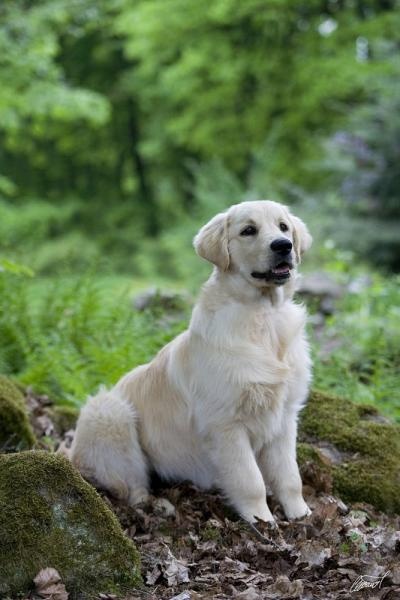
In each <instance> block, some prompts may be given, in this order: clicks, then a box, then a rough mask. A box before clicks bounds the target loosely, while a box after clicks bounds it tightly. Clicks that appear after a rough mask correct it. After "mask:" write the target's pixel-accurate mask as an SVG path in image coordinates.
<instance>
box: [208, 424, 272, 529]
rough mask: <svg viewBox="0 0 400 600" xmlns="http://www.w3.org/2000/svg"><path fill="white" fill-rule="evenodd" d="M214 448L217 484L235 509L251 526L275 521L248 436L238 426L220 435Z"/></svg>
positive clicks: (214, 440)
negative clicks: (257, 522) (256, 522)
mask: <svg viewBox="0 0 400 600" xmlns="http://www.w3.org/2000/svg"><path fill="white" fill-rule="evenodd" d="M212 446H213V459H214V462H215V466H216V468H217V473H218V477H219V479H218V481H217V482H216V483H217V485H218V487H219V488H220V489H221V490H222V491H223V492H224V493H225V494H226V496H227V498H228V500H229V501H230V502H231V503H232V505H233V506H234V507H235V509H236V510H237V511H238V512H239V513H240V515H241V516H242V517H243V518H244V519H246V520H247V521H249V522H250V523H254V522H255V521H256V520H257V519H262V520H263V521H269V522H274V517H273V516H272V514H271V511H270V510H269V508H268V505H267V499H266V489H265V484H264V480H263V476H262V474H261V471H260V469H259V467H258V465H257V462H256V459H255V456H254V453H253V449H252V447H251V445H250V441H249V438H248V435H247V433H246V432H245V431H244V430H243V429H241V428H239V427H233V428H230V429H227V430H224V431H222V432H218V434H217V435H216V436H215V437H214V439H213V444H212Z"/></svg>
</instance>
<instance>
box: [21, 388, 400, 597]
mask: <svg viewBox="0 0 400 600" xmlns="http://www.w3.org/2000/svg"><path fill="white" fill-rule="evenodd" d="M27 400H28V406H29V409H30V413H31V421H32V424H33V426H34V429H35V433H36V434H37V436H38V438H39V439H40V440H41V445H42V447H43V448H44V449H47V450H49V451H54V450H55V449H57V447H58V446H59V445H60V443H64V444H65V445H66V446H68V445H69V443H70V441H71V439H72V437H73V431H72V430H70V431H68V432H66V433H65V434H63V435H62V436H60V435H59V434H57V432H56V429H57V428H56V427H55V424H54V423H53V422H52V419H51V417H50V416H49V410H48V409H49V405H51V402H50V401H49V399H48V398H47V397H45V396H35V395H33V394H28V398H27ZM303 480H304V481H305V482H306V485H305V486H304V493H305V497H306V500H307V502H308V504H309V506H310V507H311V509H312V514H311V516H310V517H307V518H306V519H304V520H301V521H296V522H290V523H289V522H287V521H286V520H285V519H284V516H283V513H282V512H281V509H280V507H279V505H277V504H276V503H275V502H274V501H273V499H270V506H271V509H272V511H273V513H274V515H275V517H276V520H277V524H278V527H277V528H276V529H274V530H272V529H270V528H266V527H265V524H262V523H259V524H258V525H257V527H256V528H254V529H253V528H251V527H250V526H249V525H248V524H246V523H245V522H243V521H242V520H241V519H239V518H238V517H237V515H235V513H234V512H233V511H231V510H230V509H229V508H228V507H227V506H226V504H225V503H224V501H223V498H222V497H221V495H220V494H218V493H217V492H212V493H209V492H203V491H199V490H198V489H196V488H195V487H193V486H192V485H190V484H181V485H166V484H163V483H162V482H160V481H154V485H153V489H152V490H153V495H152V496H151V497H150V500H149V502H147V503H146V504H143V505H141V506H138V507H136V508H130V507H128V506H126V505H125V504H123V503H121V502H120V501H118V500H116V499H114V498H111V497H110V496H108V495H107V494H106V493H104V492H102V491H101V490H100V493H101V495H102V496H103V499H104V501H105V502H106V503H107V504H108V506H109V507H110V508H111V510H113V511H114V513H115V514H116V515H117V517H118V519H119V521H120V523H121V526H122V528H123V529H124V531H125V533H126V535H128V536H129V537H131V538H132V540H133V541H134V543H135V544H136V546H137V548H138V549H139V552H140V554H141V558H142V576H143V581H144V584H145V585H144V588H143V589H142V590H140V591H138V592H136V593H135V594H130V595H128V596H126V598H125V599H124V600H139V599H143V600H164V599H165V600H167V599H169V600H171V599H174V600H201V599H203V598H210V599H211V598H212V599H215V600H223V599H228V598H238V599H242V600H258V599H266V600H268V599H277V600H281V599H282V600H283V599H300V600H347V599H349V600H350V599H351V600H357V599H363V600H364V599H367V598H368V600H378V599H379V600H396V599H399V598H400V517H393V516H388V515H385V514H382V513H378V512H377V511H376V510H375V509H374V508H373V507H371V506H369V505H366V504H357V505H352V506H347V505H346V504H344V503H343V502H342V501H341V500H340V499H339V498H337V497H335V496H333V495H332V494H331V493H327V492H326V482H325V481H324V482H322V481H320V480H319V476H318V474H317V473H314V471H313V469H312V466H311V465H310V468H309V469H308V470H307V472H306V473H303ZM322 490H324V491H322ZM49 566H51V565H49ZM67 591H68V590H67ZM43 597H46V598H48V596H41V595H38V593H32V594H31V595H30V596H29V598H30V599H31V600H33V599H35V600H36V599H38V598H43ZM61 597H66V596H60V598H61ZM57 598H58V596H57ZM114 598H116V596H113V595H106V594H104V595H101V596H100V597H99V600H113V599H114Z"/></svg>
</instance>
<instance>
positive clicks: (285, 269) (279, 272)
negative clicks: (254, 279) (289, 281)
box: [272, 265, 290, 275]
mask: <svg viewBox="0 0 400 600" xmlns="http://www.w3.org/2000/svg"><path fill="white" fill-rule="evenodd" d="M289 270H290V269H289V265H278V266H277V267H275V268H274V269H272V272H273V273H276V274H277V275H283V274H284V273H289Z"/></svg>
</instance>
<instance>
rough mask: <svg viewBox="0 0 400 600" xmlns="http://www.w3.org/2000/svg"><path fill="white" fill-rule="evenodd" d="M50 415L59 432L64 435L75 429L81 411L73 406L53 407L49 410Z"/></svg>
mask: <svg viewBox="0 0 400 600" xmlns="http://www.w3.org/2000/svg"><path fill="white" fill-rule="evenodd" d="M48 414H49V417H50V418H51V420H52V421H53V423H54V426H55V428H56V430H57V432H58V433H59V434H60V435H62V434H64V433H66V432H67V431H69V430H70V429H74V428H75V425H76V422H77V420H78V416H79V410H78V409H77V408H74V407H73V406H52V407H51V408H50V409H49V410H48Z"/></svg>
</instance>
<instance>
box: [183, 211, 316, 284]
mask: <svg viewBox="0 0 400 600" xmlns="http://www.w3.org/2000/svg"><path fill="white" fill-rule="evenodd" d="M311 242H312V238H311V235H310V234H309V232H308V230H307V227H306V226H305V224H304V223H303V221H301V220H300V219H299V218H298V217H295V216H293V215H292V214H291V213H290V212H289V210H288V208H287V207H286V206H284V205H282V204H278V203H277V202H272V201H270V200H260V201H254V202H242V203H241V204H235V205H234V206H231V208H229V209H228V210H227V211H226V212H224V213H220V214H218V215H216V216H215V217H214V218H213V219H211V221H210V222H209V223H207V224H206V225H204V227H202V228H201V229H200V231H199V233H198V234H197V235H196V237H195V238H194V247H195V249H196V252H197V253H198V254H199V256H201V257H202V258H205V259H206V260H208V261H210V262H212V263H213V264H214V265H216V266H217V267H218V268H219V269H221V270H222V271H226V272H232V273H240V274H241V275H242V276H243V277H244V278H245V279H246V280H247V281H248V282H249V283H251V284H252V285H254V286H256V287H265V286H270V285H283V284H285V283H286V282H287V281H289V279H290V277H291V273H292V270H293V269H294V268H295V267H296V266H297V265H298V264H299V263H300V261H301V257H302V255H303V253H304V252H305V251H306V250H308V248H309V247H310V246H311Z"/></svg>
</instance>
